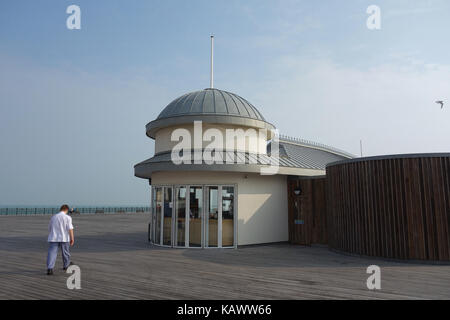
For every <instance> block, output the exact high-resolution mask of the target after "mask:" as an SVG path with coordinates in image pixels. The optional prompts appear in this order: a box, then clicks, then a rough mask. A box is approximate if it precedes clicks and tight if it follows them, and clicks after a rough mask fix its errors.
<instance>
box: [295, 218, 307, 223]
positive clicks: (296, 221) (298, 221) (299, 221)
mask: <svg viewBox="0 0 450 320" xmlns="http://www.w3.org/2000/svg"><path fill="white" fill-rule="evenodd" d="M294 224H305V221H304V220H298V219H295V220H294Z"/></svg>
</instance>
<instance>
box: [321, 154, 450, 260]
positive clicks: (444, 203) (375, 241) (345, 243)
mask: <svg viewBox="0 0 450 320" xmlns="http://www.w3.org/2000/svg"><path fill="white" fill-rule="evenodd" d="M326 188H327V191H326V193H327V195H326V198H327V219H326V220H327V224H328V245H329V246H330V248H333V249H336V250H340V251H345V252H349V253H352V254H360V255H369V256H377V257H385V258H393V259H409V260H436V261H437V260H440V261H449V260H450V194H449V192H450V157H448V156H436V157H432V156H428V157H416V158H414V157H405V158H400V157H395V158H381V159H368V160H364V159H361V160H360V161H349V162H341V163H337V164H335V165H330V166H328V167H327V181H326Z"/></svg>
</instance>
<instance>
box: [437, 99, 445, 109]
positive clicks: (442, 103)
mask: <svg viewBox="0 0 450 320" xmlns="http://www.w3.org/2000/svg"><path fill="white" fill-rule="evenodd" d="M436 103H437V104H440V105H441V109H442V108H444V101H442V100H440V101H436Z"/></svg>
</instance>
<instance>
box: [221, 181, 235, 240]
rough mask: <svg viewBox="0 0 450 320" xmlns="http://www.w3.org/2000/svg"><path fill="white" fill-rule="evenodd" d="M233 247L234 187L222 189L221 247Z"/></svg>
mask: <svg viewBox="0 0 450 320" xmlns="http://www.w3.org/2000/svg"><path fill="white" fill-rule="evenodd" d="M233 245H234V187H222V247H231V246H233Z"/></svg>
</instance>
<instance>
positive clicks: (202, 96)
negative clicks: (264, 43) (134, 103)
mask: <svg viewBox="0 0 450 320" xmlns="http://www.w3.org/2000/svg"><path fill="white" fill-rule="evenodd" d="M194 121H203V122H204V123H217V124H227V125H236V126H244V127H251V128H257V129H258V128H259V129H267V130H269V131H270V130H272V129H275V127H274V126H273V125H272V124H270V123H269V122H267V121H266V120H265V119H264V117H263V116H262V114H261V113H260V112H259V111H258V110H257V109H256V108H255V107H254V106H253V105H252V104H251V103H250V102H248V101H247V100H245V99H244V98H242V97H240V96H238V95H237V94H234V93H231V92H227V91H223V90H219V89H213V88H208V89H204V90H200V91H195V92H190V93H186V94H185V95H182V96H181V97H178V98H177V99H175V100H173V101H172V102H171V103H169V105H168V106H167V107H165V108H164V110H163V111H162V112H161V113H160V114H159V116H158V117H157V118H156V119H155V120H153V121H151V122H149V123H148V124H147V126H146V131H147V136H149V137H150V138H153V139H154V138H155V134H156V131H158V130H159V129H161V128H164V127H169V126H176V125H180V124H188V123H193V122H194Z"/></svg>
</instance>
